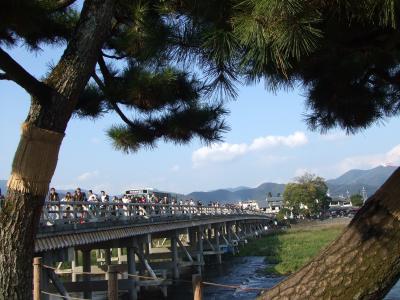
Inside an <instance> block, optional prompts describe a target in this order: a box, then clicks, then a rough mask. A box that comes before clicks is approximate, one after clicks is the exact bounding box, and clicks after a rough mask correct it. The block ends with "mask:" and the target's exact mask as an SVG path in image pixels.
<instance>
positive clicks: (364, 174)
mask: <svg viewBox="0 0 400 300" xmlns="http://www.w3.org/2000/svg"><path fill="white" fill-rule="evenodd" d="M396 169H397V167H394V166H379V167H376V168H373V169H370V170H350V171H348V172H346V173H344V174H343V175H341V176H339V177H337V178H335V179H330V180H327V181H326V183H327V185H328V188H329V192H330V194H331V195H332V196H338V195H346V194H347V192H349V194H350V195H352V194H356V193H360V192H361V190H362V189H363V188H364V189H365V191H366V192H367V195H372V194H374V193H375V192H376V190H377V189H378V188H379V187H380V186H381V185H382V184H383V183H384V182H385V181H386V179H387V178H389V176H390V175H391V174H392V173H393V172H394V170H396ZM284 190H285V185H284V184H277V183H271V182H267V183H263V184H261V185H259V186H258V187H256V188H247V187H245V188H242V189H241V188H237V189H219V190H215V191H210V192H193V193H190V194H189V195H187V197H190V198H193V199H196V200H201V201H203V202H209V201H219V202H222V203H234V202H239V201H243V200H250V199H251V200H265V197H266V195H267V194H268V193H271V194H272V195H273V196H276V195H277V194H278V193H280V194H282V193H283V191H284Z"/></svg>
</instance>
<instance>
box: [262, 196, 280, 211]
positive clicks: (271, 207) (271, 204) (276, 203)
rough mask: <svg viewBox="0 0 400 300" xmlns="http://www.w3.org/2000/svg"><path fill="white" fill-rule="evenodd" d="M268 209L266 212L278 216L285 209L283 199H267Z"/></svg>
mask: <svg viewBox="0 0 400 300" xmlns="http://www.w3.org/2000/svg"><path fill="white" fill-rule="evenodd" d="M265 200H266V204H267V206H266V208H265V212H266V213H270V214H277V213H279V211H280V210H281V209H282V208H283V197H282V196H275V197H273V196H272V197H267V198H266V199H265Z"/></svg>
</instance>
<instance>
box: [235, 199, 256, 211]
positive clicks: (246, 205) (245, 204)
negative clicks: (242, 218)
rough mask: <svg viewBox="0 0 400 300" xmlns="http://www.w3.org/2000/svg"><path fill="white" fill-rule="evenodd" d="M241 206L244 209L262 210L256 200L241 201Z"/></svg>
mask: <svg viewBox="0 0 400 300" xmlns="http://www.w3.org/2000/svg"><path fill="white" fill-rule="evenodd" d="M239 206H240V208H242V209H249V210H260V206H259V205H258V203H257V201H256V200H246V201H240V202H239Z"/></svg>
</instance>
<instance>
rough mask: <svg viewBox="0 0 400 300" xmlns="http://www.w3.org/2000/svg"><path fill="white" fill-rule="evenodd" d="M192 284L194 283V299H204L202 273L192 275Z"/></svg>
mask: <svg viewBox="0 0 400 300" xmlns="http://www.w3.org/2000/svg"><path fill="white" fill-rule="evenodd" d="M192 285H193V300H203V291H202V290H201V275H200V274H193V275H192Z"/></svg>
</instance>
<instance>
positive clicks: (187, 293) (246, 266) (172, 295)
mask: <svg viewBox="0 0 400 300" xmlns="http://www.w3.org/2000/svg"><path fill="white" fill-rule="evenodd" d="M265 267H266V263H265V260H264V258H263V257H259V256H248V257H233V258H230V259H228V260H226V261H225V262H224V263H223V264H222V265H211V266H207V267H206V268H205V270H204V274H203V280H204V281H209V282H214V283H219V284H225V285H241V286H243V287H247V288H270V287H272V286H273V285H275V284H276V283H278V282H279V281H280V280H282V279H284V277H270V276H265V275H263V274H262V273H261V272H260V271H261V270H262V269H264V268H265ZM168 293H169V295H168V299H169V300H172V299H174V300H176V299H179V300H192V299H193V294H192V286H191V284H190V283H179V284H177V285H175V286H172V287H170V288H169V290H168ZM257 294H258V291H242V290H234V289H230V288H221V287H215V286H206V287H205V288H204V289H203V299H204V300H233V299H235V300H236V299H238V300H248V299H255V298H256V296H257ZM143 299H144V298H143ZM147 299H150V298H147ZM344 300H345V299H344ZM385 300H400V281H399V282H398V283H397V284H396V285H395V286H394V287H393V288H392V290H391V291H390V292H389V293H388V295H387V296H386V297H385Z"/></svg>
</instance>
